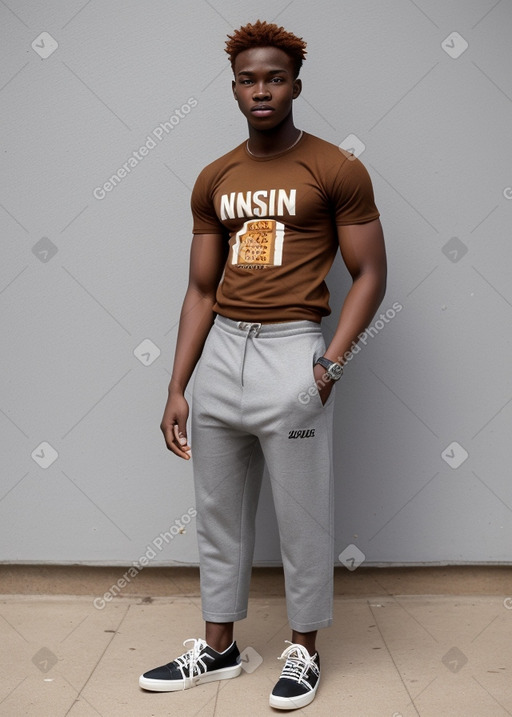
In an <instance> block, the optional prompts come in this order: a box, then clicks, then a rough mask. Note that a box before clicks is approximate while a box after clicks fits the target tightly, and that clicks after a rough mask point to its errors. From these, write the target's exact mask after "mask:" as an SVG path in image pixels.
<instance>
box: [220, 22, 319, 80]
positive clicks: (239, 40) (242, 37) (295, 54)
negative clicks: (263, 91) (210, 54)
mask: <svg viewBox="0 0 512 717" xmlns="http://www.w3.org/2000/svg"><path fill="white" fill-rule="evenodd" d="M228 38H229V39H228V40H226V48H225V50H226V52H227V53H228V55H229V59H230V62H231V67H232V69H233V72H234V71H235V60H236V58H237V56H238V55H239V54H240V53H241V52H243V51H244V50H250V49H251V48H253V47H278V48H279V49H280V50H283V52H286V54H287V55H288V56H289V57H290V58H291V60H292V62H293V69H294V76H295V78H297V77H298V75H299V72H300V68H301V67H302V62H303V61H304V60H305V59H306V43H305V42H304V40H303V39H302V37H297V36H296V35H293V34H292V33H291V32H287V31H286V30H285V29H284V27H278V26H277V25H274V24H271V23H268V22H265V21H263V22H262V21H261V20H257V21H256V22H255V23H254V25H251V23H248V24H247V25H244V26H243V27H241V28H240V29H239V30H235V32H234V33H233V34H232V35H228Z"/></svg>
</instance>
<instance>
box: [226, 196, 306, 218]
mask: <svg viewBox="0 0 512 717" xmlns="http://www.w3.org/2000/svg"><path fill="white" fill-rule="evenodd" d="M296 195H297V190H296V189H290V191H289V192H287V191H286V189H258V190H257V191H256V192H231V194H223V195H222V196H221V198H220V218H221V220H224V219H235V218H240V217H268V216H278V217H280V216H283V215H284V213H285V210H286V213H287V214H288V215H290V216H294V215H295V197H296Z"/></svg>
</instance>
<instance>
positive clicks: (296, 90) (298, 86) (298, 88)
mask: <svg viewBox="0 0 512 717" xmlns="http://www.w3.org/2000/svg"><path fill="white" fill-rule="evenodd" d="M301 92H302V80H299V79H297V80H294V83H293V95H292V97H293V99H294V100H296V99H297V97H298V96H299V95H300V93H301Z"/></svg>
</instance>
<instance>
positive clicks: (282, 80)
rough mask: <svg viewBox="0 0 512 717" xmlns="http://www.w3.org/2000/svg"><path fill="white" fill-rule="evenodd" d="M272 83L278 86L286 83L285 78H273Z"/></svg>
mask: <svg viewBox="0 0 512 717" xmlns="http://www.w3.org/2000/svg"><path fill="white" fill-rule="evenodd" d="M271 82H274V83H276V84H280V83H281V82H284V78H283V77H273V78H272V80H271Z"/></svg>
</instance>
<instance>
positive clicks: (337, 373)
mask: <svg viewBox="0 0 512 717" xmlns="http://www.w3.org/2000/svg"><path fill="white" fill-rule="evenodd" d="M315 363H319V364H320V366H323V368H325V370H326V372H327V375H328V376H329V378H330V379H331V381H339V380H340V378H341V377H342V376H343V366H342V365H341V364H340V363H336V361H329V359H328V358H325V356H320V358H317V360H316V361H315Z"/></svg>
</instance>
